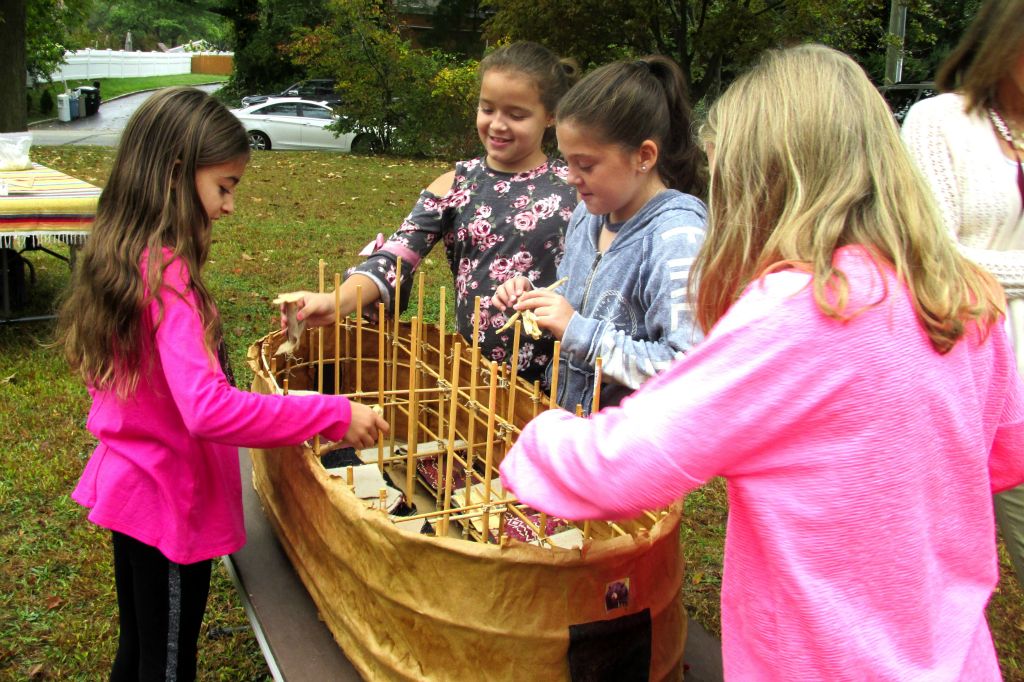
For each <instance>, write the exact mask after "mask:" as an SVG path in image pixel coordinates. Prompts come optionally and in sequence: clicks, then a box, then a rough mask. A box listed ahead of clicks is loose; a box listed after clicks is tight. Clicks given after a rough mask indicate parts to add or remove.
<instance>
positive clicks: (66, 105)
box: [57, 94, 71, 122]
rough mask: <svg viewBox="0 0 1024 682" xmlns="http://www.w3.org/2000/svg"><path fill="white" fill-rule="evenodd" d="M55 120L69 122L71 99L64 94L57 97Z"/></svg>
mask: <svg viewBox="0 0 1024 682" xmlns="http://www.w3.org/2000/svg"><path fill="white" fill-rule="evenodd" d="M57 120H58V121H64V122H67V121H70V120H71V97H70V96H68V95H65V94H60V95H57Z"/></svg>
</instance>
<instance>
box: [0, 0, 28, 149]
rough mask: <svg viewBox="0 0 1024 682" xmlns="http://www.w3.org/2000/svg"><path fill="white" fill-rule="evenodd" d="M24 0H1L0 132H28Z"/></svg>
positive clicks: (25, 2)
mask: <svg viewBox="0 0 1024 682" xmlns="http://www.w3.org/2000/svg"><path fill="white" fill-rule="evenodd" d="M27 2H28V0H4V9H3V13H2V14H0V133H16V132H21V131H23V130H28V113H27V112H26V110H25V25H26V12H27V9H26V8H27Z"/></svg>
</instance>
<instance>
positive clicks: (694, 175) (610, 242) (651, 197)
mask: <svg viewBox="0 0 1024 682" xmlns="http://www.w3.org/2000/svg"><path fill="white" fill-rule="evenodd" d="M557 121H558V125H557V129H556V131H557V135H558V147H559V150H560V151H561V152H562V155H563V156H564V157H565V160H566V161H567V163H568V166H569V176H568V181H569V183H570V184H572V185H573V186H575V187H576V189H577V191H578V192H579V195H580V199H581V200H582V201H581V203H580V204H579V205H578V206H577V207H576V210H575V211H574V213H573V215H572V218H571V219H570V221H569V227H568V229H567V231H566V237H565V256H564V257H563V259H562V261H561V263H560V265H559V267H558V276H559V278H563V277H565V278H568V279H567V281H566V283H565V284H564V285H563V286H561V287H559V288H558V289H557V290H544V289H539V288H538V289H534V286H533V285H534V283H533V282H531V281H530V280H529V279H527V278H525V277H514V278H511V279H509V280H507V281H505V282H504V283H503V284H502V285H501V286H500V287H498V289H497V290H496V291H495V294H494V297H493V299H492V302H493V304H494V306H495V307H496V308H497V309H498V310H499V311H502V312H505V311H508V308H509V307H510V306H511V307H514V308H515V310H517V311H527V310H528V311H532V312H533V313H534V314H535V315H536V319H537V324H538V326H539V327H540V328H541V329H542V330H544V331H547V332H549V333H551V334H552V335H553V336H554V337H555V338H556V339H560V340H561V356H560V362H559V377H558V395H557V397H556V398H557V401H558V404H559V405H561V406H562V407H564V408H566V409H568V410H573V409H575V408H576V406H577V405H581V406H582V407H583V411H584V413H586V414H589V413H590V410H591V406H592V403H593V396H594V388H595V387H594V383H595V365H596V360H597V358H599V357H600V358H602V359H603V369H602V386H601V392H600V395H601V406H607V405H615V404H618V403H619V402H620V401H621V400H622V398H623V397H625V396H626V395H628V394H629V393H631V392H632V391H633V390H635V389H636V388H637V387H639V386H640V384H642V383H643V382H644V381H645V380H646V379H648V378H650V377H651V376H653V375H654V374H656V373H658V372H659V371H661V370H663V369H665V368H666V367H668V366H669V364H671V363H672V361H673V360H675V359H677V358H679V357H681V356H682V355H683V353H684V352H686V350H687V349H689V348H690V347H691V346H692V345H693V344H694V343H696V342H697V341H698V340H699V339H700V333H699V332H698V331H697V330H696V327H695V325H694V322H693V316H692V314H691V311H690V306H689V303H688V301H687V296H686V290H687V280H688V277H689V271H690V264H691V263H692V262H693V259H694V258H695V257H696V255H697V252H698V251H699V250H700V246H701V243H702V242H703V240H704V230H705V225H706V220H707V209H706V207H705V205H704V203H703V202H702V201H701V200H700V199H698V198H697V197H696V196H695V195H699V194H702V193H703V189H704V174H703V170H704V157H703V153H702V152H701V150H700V149H699V148H698V146H697V145H696V142H695V140H694V138H693V136H692V135H691V133H690V129H691V114H690V106H689V103H688V102H687V98H686V86H685V81H684V79H683V76H682V73H681V71H680V70H679V67H678V66H677V65H676V64H675V63H674V62H673V61H672V60H670V59H668V58H666V57H662V56H650V57H646V58H644V59H641V60H637V61H621V62H615V63H612V64H608V65H606V66H603V67H601V68H600V69H597V70H596V71H594V72H593V73H591V74H589V75H588V76H587V77H585V78H584V79H583V80H581V81H580V82H579V83H578V84H577V85H576V86H575V87H573V88H572V89H571V90H570V91H569V93H568V94H567V95H566V96H565V97H564V98H563V99H562V101H561V102H560V103H559V105H558V110H557ZM537 284H538V286H541V285H544V284H547V283H546V282H538V283H537ZM507 314H511V311H508V312H507ZM549 372H550V368H549Z"/></svg>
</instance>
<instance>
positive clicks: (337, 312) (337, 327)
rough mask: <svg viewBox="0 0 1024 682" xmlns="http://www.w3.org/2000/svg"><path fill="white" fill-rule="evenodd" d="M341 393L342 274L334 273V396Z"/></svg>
mask: <svg viewBox="0 0 1024 682" xmlns="http://www.w3.org/2000/svg"><path fill="white" fill-rule="evenodd" d="M340 393H341V273H340V272H336V273H334V394H335V395H339V394H340Z"/></svg>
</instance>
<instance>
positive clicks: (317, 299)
mask: <svg viewBox="0 0 1024 682" xmlns="http://www.w3.org/2000/svg"><path fill="white" fill-rule="evenodd" d="M296 293H299V294H302V300H300V301H299V302H298V312H297V313H296V318H297V319H298V320H299V321H300V322H303V321H305V323H306V324H307V325H308V326H310V327H325V326H327V325H329V324H334V292H333V291H331V292H327V293H323V294H316V293H313V292H312V291H299V292H296ZM287 328H288V318H287V317H286V316H285V312H284V306H283V305H282V306H281V329H287Z"/></svg>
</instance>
